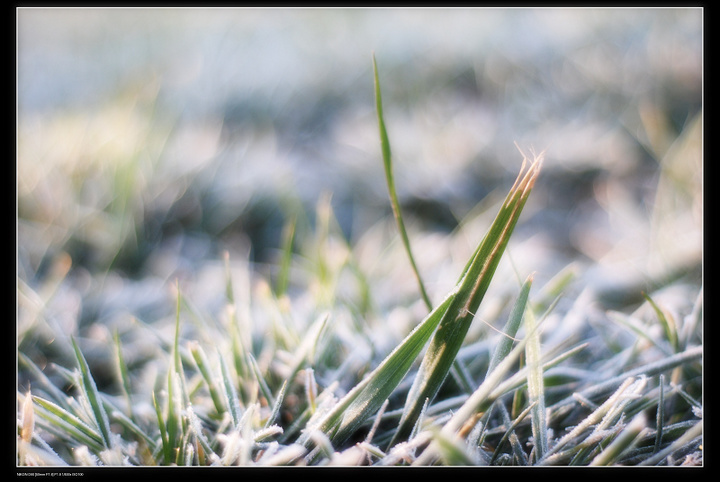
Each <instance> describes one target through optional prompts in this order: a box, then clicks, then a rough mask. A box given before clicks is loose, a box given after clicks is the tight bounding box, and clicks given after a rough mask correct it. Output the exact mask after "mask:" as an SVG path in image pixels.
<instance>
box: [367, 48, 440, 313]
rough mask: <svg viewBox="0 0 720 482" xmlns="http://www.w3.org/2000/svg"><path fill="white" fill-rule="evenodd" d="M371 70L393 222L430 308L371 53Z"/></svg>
mask: <svg viewBox="0 0 720 482" xmlns="http://www.w3.org/2000/svg"><path fill="white" fill-rule="evenodd" d="M373 72H374V75H375V106H376V109H377V117H378V127H379V129H380V147H381V150H382V156H383V166H384V167H385V179H386V181H387V186H388V192H389V194H390V204H391V206H392V210H393V215H394V217H395V222H396V223H397V226H398V232H399V233H400V238H401V239H402V243H403V246H404V247H405V251H406V252H407V255H408V258H409V259H410V265H411V266H412V270H413V273H414V274H415V279H417V282H418V287H419V288H420V295H421V296H422V299H423V301H424V302H425V306H427V309H428V310H432V307H433V305H432V301H430V296H428V294H427V291H426V290H425V284H424V283H423V281H422V277H421V276H420V270H418V267H417V263H415V257H414V256H413V254H412V249H411V248H410V239H409V238H408V234H407V230H406V229H405V221H403V216H402V211H401V210H400V201H398V197H397V191H396V190H395V182H394V180H393V169H392V153H391V151H390V139H389V138H388V133H387V129H386V127H385V119H384V116H383V107H382V95H381V92H380V79H379V76H378V69H377V62H376V61H375V55H374V54H373Z"/></svg>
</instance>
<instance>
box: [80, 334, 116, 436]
mask: <svg viewBox="0 0 720 482" xmlns="http://www.w3.org/2000/svg"><path fill="white" fill-rule="evenodd" d="M70 341H71V342H72V346H73V349H74V350H75V358H76V360H77V362H78V365H79V366H80V379H81V382H82V390H83V393H84V395H85V396H86V397H87V400H88V403H89V405H90V408H91V409H92V414H93V417H94V419H95V423H96V424H97V427H98V430H99V431H100V435H102V440H103V444H104V445H105V447H106V448H111V447H112V446H113V443H112V439H111V437H110V435H111V432H110V422H109V420H108V416H107V413H106V412H105V407H103V405H102V402H101V400H100V394H99V392H98V389H97V386H96V385H95V380H94V379H93V377H92V374H91V373H90V367H89V366H88V363H87V361H86V360H85V357H84V356H83V354H82V352H81V351H80V347H78V344H77V342H76V341H75V338H74V337H71V338H70Z"/></svg>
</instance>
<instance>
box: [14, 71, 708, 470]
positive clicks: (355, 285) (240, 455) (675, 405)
mask: <svg viewBox="0 0 720 482" xmlns="http://www.w3.org/2000/svg"><path fill="white" fill-rule="evenodd" d="M373 68H374V81H375V98H376V110H377V117H378V126H379V134H380V147H381V149H380V150H381V153H382V158H383V166H384V170H385V178H386V181H387V187H388V193H389V196H390V205H391V206H392V211H393V217H394V221H395V227H396V228H397V231H396V232H395V234H396V235H397V236H399V238H400V242H401V249H402V255H403V258H402V262H398V261H397V259H398V256H397V255H398V250H393V249H392V247H391V246H388V247H385V252H384V254H382V255H381V256H379V258H378V259H377V260H376V262H377V265H376V266H379V267H380V268H383V269H386V270H387V269H390V270H398V271H399V272H401V273H404V275H403V276H405V278H408V279H411V281H412V283H413V286H417V297H416V299H417V301H418V303H419V304H420V305H422V306H423V307H424V308H425V309H426V312H425V313H423V314H422V315H420V316H418V317H417V318H416V320H417V321H416V322H415V323H414V326H413V327H411V328H410V329H404V327H403V326H402V324H398V325H396V326H391V317H390V316H389V313H388V312H385V311H383V310H380V309H379V308H378V307H377V305H376V303H375V301H374V296H376V292H375V291H374V286H375V283H378V284H380V282H381V281H382V280H377V279H376V278H374V277H373V276H376V275H373V273H372V271H373V269H372V267H370V266H368V265H367V264H366V263H365V262H364V261H363V259H364V258H362V256H361V253H359V248H358V247H357V246H354V245H352V244H351V243H350V242H349V241H348V240H347V239H345V237H344V236H343V234H342V232H341V230H340V229H339V228H338V226H337V222H336V221H335V220H334V214H333V212H332V205H331V202H330V198H329V197H323V198H322V199H321V201H320V203H319V204H318V209H317V216H316V217H315V219H316V222H315V226H314V232H311V233H310V235H309V236H306V234H307V231H306V230H305V229H304V227H302V226H301V225H300V224H301V218H302V216H298V215H297V214H293V215H291V216H288V219H287V222H286V226H285V230H284V232H283V235H282V245H281V246H280V247H279V249H278V252H279V262H278V263H277V266H276V268H277V270H276V271H275V272H274V273H275V274H276V276H275V279H274V282H271V280H270V279H269V278H264V277H263V276H262V274H261V273H258V272H254V271H252V265H251V264H249V263H246V262H245V263H239V264H237V265H236V264H233V261H237V260H231V259H230V258H229V256H228V257H226V259H225V260H224V261H225V279H224V280H222V281H223V282H224V287H225V293H224V302H225V309H224V310H223V311H222V312H221V313H220V314H207V313H199V312H198V311H197V310H196V309H195V308H194V305H193V303H192V297H193V293H192V292H184V289H183V286H182V284H181V283H178V285H177V286H176V289H175V295H176V306H175V310H174V317H173V320H172V323H171V324H170V325H171V326H169V327H168V326H166V325H165V324H162V323H157V324H155V323H143V322H139V321H137V320H136V321H135V322H130V323H128V324H127V327H125V328H124V329H116V330H115V331H114V332H113V333H112V336H110V337H108V339H107V346H106V347H104V349H106V350H107V352H108V353H110V355H109V357H110V359H111V361H112V363H111V366H112V367H113V368H112V370H114V372H111V376H110V379H111V381H108V380H107V378H108V374H107V370H106V369H103V370H101V369H100V368H98V367H97V366H94V365H93V363H92V358H91V357H90V356H89V355H88V350H91V349H92V348H93V346H95V345H93V341H92V340H90V339H89V338H86V337H81V336H70V337H69V338H68V337H67V336H68V335H67V334H64V333H62V332H61V331H60V330H56V331H55V332H54V336H56V337H57V338H58V341H57V342H56V343H54V344H53V347H56V349H57V350H59V351H60V352H61V353H60V355H58V356H57V357H56V358H55V359H56V360H65V361H66V363H64V364H61V363H51V364H49V365H47V366H44V364H42V365H41V364H39V362H38V361H37V360H34V359H33V357H31V356H28V355H26V354H24V353H22V351H20V352H19V354H18V355H19V356H18V370H19V372H20V373H21V374H22V375H23V378H24V379H27V380H30V385H29V386H28V387H23V388H24V389H23V390H21V387H18V393H17V404H18V405H17V406H18V408H17V462H18V464H19V465H24V466H25V465H26V466H33V465H51V466H57V465H64V464H67V465H86V464H92V465H141V466H148V465H160V466H167V465H178V466H182V465H201V466H227V465H243V466H245V465H260V466H262V465H269V466H276V465H350V466H354V465H379V466H386V465H391V466H396V465H433V464H437V465H544V466H546V465H583V466H585V465H676V464H680V463H682V462H693V461H698V460H700V461H701V460H702V434H703V433H702V418H701V417H702V406H703V405H702V400H703V398H702V395H703V394H702V388H701V387H702V343H701V337H700V329H701V325H702V323H701V317H702V291H701V290H699V292H697V293H695V294H696V296H697V301H696V302H695V304H694V305H693V307H692V311H691V312H689V313H682V315H680V314H678V313H677V312H675V313H674V312H673V311H672V310H670V309H667V308H665V307H663V305H662V303H661V302H659V301H657V300H659V299H660V298H658V297H656V296H655V294H654V293H648V294H644V296H645V298H644V300H645V301H644V302H643V303H642V304H641V305H639V306H635V307H633V310H634V311H631V312H629V313H622V312H619V311H616V312H612V313H598V312H596V311H592V310H591V307H589V306H586V305H585V299H584V298H582V297H578V299H577V300H569V301H570V302H571V303H572V302H573V301H574V303H575V306H574V308H573V309H574V310H575V311H573V310H566V309H565V310H563V311H561V310H559V308H558V306H559V301H560V300H563V299H564V295H563V294H562V293H563V291H564V290H566V289H568V288H572V287H573V285H574V284H575V283H577V282H578V281H577V278H576V277H574V276H573V275H572V269H568V270H567V271H563V272H561V273H559V274H558V276H557V277H555V278H554V279H551V280H550V281H548V282H547V284H546V285H544V286H540V287H539V288H537V287H536V286H535V283H536V281H535V277H534V275H533V274H532V273H516V275H517V279H518V280H523V279H524V280H525V281H524V282H520V281H518V282H517V283H516V288H515V289H516V291H515V293H514V294H513V296H511V297H510V298H509V299H508V300H506V301H505V302H504V304H503V305H502V307H501V309H499V310H497V311H496V313H497V315H496V317H495V318H493V319H484V318H481V316H480V313H481V311H482V309H483V306H484V305H483V302H485V301H486V298H487V296H488V295H489V294H490V293H492V291H491V289H490V288H491V283H493V281H494V280H496V278H497V277H498V276H500V274H501V273H504V271H502V270H498V266H499V265H500V263H501V261H502V260H503V259H505V258H506V257H504V254H505V252H506V251H507V250H508V249H509V248H508V247H509V246H510V247H511V246H512V244H511V238H512V235H513V231H514V229H515V227H516V225H517V224H518V220H519V219H520V218H521V215H522V213H523V209H524V207H525V205H526V203H527V202H528V200H529V199H530V198H531V192H532V190H533V187H534V186H535V184H536V183H539V182H542V172H541V167H542V158H543V156H542V154H540V155H537V156H535V155H533V159H529V158H527V157H526V156H525V155H524V154H522V152H521V154H522V157H523V159H522V164H520V159H518V165H519V169H518V171H519V173H518V175H517V179H516V181H515V183H514V184H513V185H512V186H511V187H509V189H508V188H507V187H504V188H503V190H505V189H507V191H508V192H507V195H506V197H505V198H504V200H503V201H502V202H501V203H500V204H498V205H497V206H495V208H494V209H495V211H494V214H495V217H494V219H493V220H492V222H490V223H489V225H488V227H487V230H486V232H485V235H484V236H483V237H481V238H480V239H474V240H473V241H472V242H473V244H474V245H475V249H474V250H473V252H472V254H471V255H470V256H469V257H468V258H467V259H466V260H465V263H464V267H460V269H458V272H457V277H456V279H457V281H456V283H455V285H454V286H452V287H449V288H448V290H447V292H446V294H445V296H444V297H443V298H442V299H441V301H440V302H436V303H433V302H432V301H431V297H430V295H429V290H428V289H427V286H426V283H425V282H424V280H423V276H422V275H421V268H422V263H418V259H416V257H415V251H414V250H413V249H412V246H411V235H410V233H409V232H408V230H407V228H406V222H405V219H404V217H403V213H402V210H401V205H400V202H399V199H398V196H397V192H396V186H395V180H394V176H393V164H392V156H391V149H390V136H389V134H388V129H387V126H386V123H385V118H384V114H383V105H382V97H381V88H380V75H379V71H378V68H377V64H376V62H375V59H374V58H373ZM507 162H508V163H509V164H510V163H512V162H514V161H513V160H508V161H507ZM128 192H129V191H128ZM120 201H121V202H123V203H127V202H130V199H122V200H120ZM123 222H124V221H123ZM473 222H477V218H468V219H465V220H463V221H462V222H461V224H460V226H461V228H458V231H456V232H455V233H452V234H451V235H450V236H455V237H460V236H464V235H465V234H466V233H465V232H461V230H462V227H463V226H468V225H470V224H472V223H473ZM468 232H469V231H468ZM379 251H380V252H382V251H383V247H379ZM452 254H455V253H447V255H448V257H450V256H451V255H452ZM391 258H392V260H393V261H392V263H395V264H392V265H391V261H390V259H391ZM240 261H242V260H240ZM238 270H240V271H241V273H240V275H241V276H242V277H243V279H241V280H240V282H238V279H237V278H236V276H237V275H238ZM67 271H68V270H67V269H65V270H64V272H63V273H64V274H63V273H61V274H60V277H59V279H51V282H52V286H50V287H49V289H47V290H46V291H44V292H35V291H33V289H32V288H31V287H30V286H29V285H26V284H24V283H21V284H20V286H19V289H20V290H21V292H22V293H21V294H22V296H23V300H26V299H27V300H37V302H36V305H34V306H37V307H38V308H37V310H36V311H33V312H32V313H34V316H35V317H34V318H33V319H32V320H31V322H28V323H24V324H23V326H22V327H21V328H22V329H21V330H20V331H19V336H18V342H19V346H33V344H35V343H37V342H36V341H35V340H36V338H34V336H36V333H38V332H39V331H40V330H41V329H42V330H46V329H50V330H51V331H52V330H55V329H56V327H55V326H53V325H52V323H51V322H49V321H47V320H45V319H44V318H43V314H42V312H43V308H42V306H43V304H44V303H47V302H48V301H49V300H50V299H51V298H52V297H53V296H55V295H56V289H55V287H57V285H58V283H61V281H62V277H63V276H64V275H65V274H66V273H67ZM380 271H382V270H380ZM298 280H299V281H298ZM223 282H221V283H220V284H221V285H222V284H223ZM497 282H498V281H495V283H497ZM502 282H504V283H505V284H506V285H507V284H508V280H503V281H502ZM511 282H512V280H511V281H510V283H511ZM510 286H512V284H510ZM511 301H512V303H511ZM396 308H397V309H398V310H400V312H401V313H403V314H404V315H405V316H407V317H413V316H416V314H417V313H420V312H422V310H420V311H418V310H417V309H414V308H412V307H410V308H409V307H407V306H397V307H396ZM578 310H579V311H580V313H581V316H583V317H585V318H587V319H591V318H593V319H595V320H597V319H598V317H599V319H600V320H601V321H600V322H597V321H595V322H593V323H576V322H572V320H571V318H572V317H577V312H578ZM500 325H502V328H497V326H500ZM167 328H172V329H167ZM471 328H473V330H471ZM553 330H554V331H557V330H561V331H562V333H561V334H562V336H551V335H557V333H555V332H551V331H553ZM398 333H400V334H398ZM138 336H140V337H144V338H149V339H152V340H155V342H153V346H154V351H152V353H151V354H150V355H147V354H146V355H145V356H144V357H143V356H138V355H137V350H136V348H135V346H134V343H135V342H136V340H137V337H138ZM37 339H40V338H37ZM63 365H64V366H63ZM98 371H101V372H102V377H103V382H102V383H100V382H99V380H100V378H99V377H98Z"/></svg>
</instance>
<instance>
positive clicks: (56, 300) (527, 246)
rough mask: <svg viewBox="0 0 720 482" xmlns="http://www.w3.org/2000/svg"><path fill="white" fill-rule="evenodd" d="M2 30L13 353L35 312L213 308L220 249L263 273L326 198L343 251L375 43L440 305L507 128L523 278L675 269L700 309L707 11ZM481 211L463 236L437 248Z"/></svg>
mask: <svg viewBox="0 0 720 482" xmlns="http://www.w3.org/2000/svg"><path fill="white" fill-rule="evenodd" d="M17 27H18V31H17V42H18V43H17V106H18V118H17V120H18V131H17V142H18V158H17V191H18V192H17V195H18V203H17V213H18V226H17V227H18V253H17V269H18V280H19V281H18V283H19V314H18V327H19V331H20V333H21V347H20V349H21V350H26V351H28V352H31V351H33V350H35V349H37V348H38V347H39V345H36V343H37V341H36V338H34V337H33V338H32V340H30V339H28V340H25V339H23V338H22V334H23V333H25V332H26V331H27V330H29V329H30V326H31V325H32V326H35V328H37V325H36V323H35V321H32V320H36V319H37V316H38V313H41V312H42V313H43V316H44V317H45V319H46V322H47V323H49V325H52V326H54V327H55V328H54V329H59V330H60V331H61V332H66V333H73V332H74V331H76V330H78V327H81V328H82V327H83V326H90V325H92V324H93V323H95V322H96V321H102V320H112V319H114V318H117V317H119V316H125V317H126V316H127V313H132V314H133V315H134V316H137V317H138V318H140V319H143V320H146V321H152V320H154V319H158V318H160V317H163V316H167V315H169V314H171V313H173V312H174V308H175V307H174V303H173V302H172V296H171V295H170V294H169V293H168V285H172V284H174V280H175V279H180V280H185V282H186V283H188V284H187V285H186V286H190V287H191V288H189V291H191V296H192V298H193V299H194V300H195V301H196V302H198V303H201V304H202V303H203V296H205V295H207V296H208V297H220V298H222V295H223V288H222V283H223V282H224V278H223V276H222V274H221V273H222V271H217V270H216V271H211V274H209V275H208V274H205V273H206V272H207V270H208V269H210V268H213V267H217V266H218V265H219V264H221V262H220V260H222V253H223V252H225V251H229V252H230V253H231V258H232V259H238V258H240V259H242V258H243V256H246V257H247V259H248V260H249V261H250V262H251V263H253V264H254V265H256V266H257V268H258V270H259V271H260V272H263V271H266V272H267V273H269V274H272V273H273V268H272V266H273V265H274V264H276V263H277V261H278V257H279V247H280V246H281V233H282V229H283V226H284V225H285V223H286V221H287V219H289V218H290V217H292V216H297V215H301V216H307V218H308V223H307V225H308V226H312V224H313V222H314V221H313V219H314V216H315V214H314V213H315V211H316V208H315V206H316V205H317V204H318V203H319V202H322V200H323V199H330V201H329V203H330V205H331V206H332V209H333V210H334V213H335V216H336V217H337V220H338V224H339V226H340V229H341V230H342V232H343V233H344V235H345V236H346V238H347V239H348V241H349V243H350V244H351V245H353V246H360V247H361V246H363V239H365V238H364V237H365V236H367V235H368V233H369V232H371V231H372V230H373V229H375V227H376V226H377V225H378V223H380V222H381V221H383V220H388V219H390V218H389V217H390V216H391V211H390V206H389V201H388V195H387V188H386V184H385V179H384V174H383V168H382V158H381V155H380V146H379V138H378V128H377V118H376V112H375V104H374V94H373V77H372V55H373V54H374V55H375V57H376V59H377V63H378V68H379V75H380V82H381V85H382V89H383V102H384V110H385V120H386V123H387V128H388V131H389V135H390V141H391V143H392V149H393V155H394V169H395V182H396V185H397V189H398V191H399V196H400V199H401V202H402V205H403V209H404V212H405V215H406V216H407V220H406V221H407V223H408V228H409V230H410V235H411V240H412V241H413V243H414V248H415V249H416V255H417V257H418V260H419V264H420V269H421V271H422V272H423V273H425V274H426V275H427V277H428V279H429V285H430V287H431V289H432V290H434V295H435V296H434V297H435V299H439V296H441V295H442V294H443V293H444V292H446V291H447V289H448V288H449V286H452V282H453V281H454V279H456V277H457V275H458V273H459V268H457V266H459V267H462V265H463V264H464V263H465V261H466V260H467V257H466V255H467V254H469V253H470V252H472V249H473V248H474V247H475V246H476V244H477V242H479V240H480V239H481V236H482V234H483V233H484V231H485V230H486V229H487V227H488V225H489V222H491V220H492V217H493V216H494V213H495V212H496V209H495V208H492V209H489V208H488V206H492V205H493V204H492V203H497V202H498V201H500V200H501V199H502V198H503V197H504V195H505V194H506V193H507V191H508V189H509V188H510V186H511V185H512V182H513V180H514V178H515V176H516V175H517V172H518V171H519V169H520V165H521V161H522V155H521V154H520V152H519V151H518V149H517V147H516V145H515V143H517V145H518V146H519V147H520V148H521V149H522V150H523V151H524V152H526V153H528V154H529V153H530V152H531V151H532V150H535V151H536V152H540V151H543V150H545V153H546V154H545V157H546V160H545V165H544V169H543V172H542V174H541V176H540V178H539V181H538V183H537V185H536V188H535V191H534V192H533V195H532V196H531V198H530V201H529V202H528V205H527V207H526V208H525V212H524V213H523V217H522V219H521V223H520V225H519V226H518V228H517V230H516V234H515V236H514V238H513V244H511V250H510V252H511V255H512V259H513V262H514V264H515V265H516V267H517V269H518V272H520V273H528V272H531V271H536V272H537V273H538V275H537V276H538V277H540V278H544V279H549V278H551V277H552V276H554V275H555V274H557V273H558V271H559V270H561V269H562V268H563V267H565V266H568V265H569V264H572V263H575V264H580V265H582V266H583V270H582V272H583V285H584V286H590V287H592V288H593V289H594V290H595V292H596V293H598V299H599V300H601V302H602V303H603V306H606V307H617V306H624V305H626V304H627V303H630V302H632V299H630V300H627V299H625V297H627V296H630V297H631V298H632V296H637V295H638V294H639V293H640V291H641V290H644V289H648V286H650V287H662V286H666V285H670V284H674V283H676V282H678V280H679V281H681V282H682V283H685V284H688V285H689V286H691V287H692V289H693V290H694V292H693V293H694V294H692V295H691V296H689V297H686V298H685V301H684V302H687V303H690V304H692V302H694V299H695V295H696V294H697V288H698V287H699V286H700V284H701V261H702V105H703V104H702V100H703V99H702V85H703V84H702V80H703V77H702V73H703V63H702V61H703V56H702V53H703V51H702V48H703V11H702V9H699V8H652V9H651V8H641V9H634V8H617V9H612V8H606V9H592V8H573V9H565V8H547V9H544V8H541V9H526V8H512V9H503V8H493V9H491V8H472V9H471V8H468V9H465V8H453V9H442V8H435V9H423V8H418V9H369V8H353V9H343V8H339V9H324V8H316V9H284V8H276V9H262V8H234V9H224V8H223V9H210V8H207V9H205V8H163V9H151V8H148V9H133V8H98V9H91V8H21V9H18V10H17ZM483 206H484V208H485V209H488V213H489V214H488V216H489V217H487V219H486V220H485V221H483V222H477V223H476V224H477V226H476V227H475V228H473V229H474V232H475V233H476V236H475V237H474V238H468V239H467V240H466V243H465V244H466V247H465V248H464V249H465V251H463V250H462V249H460V248H457V247H456V246H455V247H453V246H454V245H453V246H450V245H448V243H447V242H446V239H447V237H448V235H450V234H451V233H453V232H456V230H457V229H458V226H459V225H460V224H461V223H462V222H463V220H466V219H475V218H474V217H473V216H474V215H473V213H475V212H478V209H479V207H483ZM480 211H482V209H480ZM483 219H484V218H483ZM387 225H388V226H390V227H389V228H388V230H387V232H388V233H390V234H389V235H388V239H393V237H392V235H391V234H392V224H391V223H387ZM299 226H300V227H302V225H299ZM373 249H376V250H381V249H382V247H379V248H373ZM372 252H373V251H370V253H372ZM398 252H400V251H398ZM235 253H240V254H239V255H237V256H236V255H235ZM367 256H371V255H370V254H368V255H367ZM447 259H452V260H453V262H455V263H456V264H454V265H453V268H452V269H450V268H444V271H443V270H437V269H435V268H434V267H435V266H437V265H439V264H442V263H443V260H447ZM398 264H403V265H406V264H407V259H406V258H401V259H399V260H398ZM456 268H457V269H456ZM443 273H446V274H447V278H448V279H449V280H450V281H449V283H450V284H448V283H445V282H444V281H442V282H441V281H438V280H440V279H441V278H442V276H443ZM211 279H212V280H214V281H212V282H211V281H209V280H211ZM443 279H444V278H443ZM380 286H383V287H384V286H385V285H384V284H380ZM415 289H416V287H414V286H413V285H412V281H411V283H410V288H408V292H413V290H415ZM413 296H415V297H416V298H417V292H416V291H415V292H414V293H413ZM213 299H215V298H213ZM391 301H393V302H397V299H395V300H391ZM391 301H388V305H390V304H392V303H391ZM47 320H50V321H47ZM48 336H50V335H48Z"/></svg>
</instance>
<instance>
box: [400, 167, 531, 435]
mask: <svg viewBox="0 0 720 482" xmlns="http://www.w3.org/2000/svg"><path fill="white" fill-rule="evenodd" d="M541 164H542V155H540V156H536V157H535V159H534V161H533V162H532V164H531V165H530V168H529V169H527V170H526V169H525V168H526V165H527V158H526V157H525V158H524V159H523V165H522V167H521V169H520V173H519V174H518V177H517V179H516V181H515V184H514V185H513V187H512V189H510V192H509V193H508V195H507V197H506V199H505V202H504V203H503V205H502V206H501V208H500V211H499V212H498V214H497V216H496V218H495V221H494V222H493V224H492V225H491V226H490V229H489V231H488V232H487V234H486V235H485V237H484V238H483V240H482V241H481V242H480V244H479V245H478V248H477V249H476V251H475V254H474V255H473V257H472V259H471V261H470V262H469V263H468V265H467V267H466V270H465V273H464V276H463V277H462V279H461V281H460V283H459V289H458V291H457V294H456V295H455V296H454V297H453V300H452V302H451V304H450V306H449V307H448V309H447V311H446V312H445V313H444V316H443V318H442V320H441V321H440V324H439V326H438V329H437V331H436V332H435V334H434V336H433V338H432V339H431V341H430V345H429V347H428V349H427V351H426V352H425V356H424V358H423V360H422V364H421V365H420V369H419V371H418V374H417V376H416V377H415V380H414V381H413V385H412V387H411V388H410V392H409V393H408V397H407V400H406V403H405V409H404V411H403V416H402V418H401V419H400V425H399V427H398V430H397V432H396V434H395V437H394V438H393V442H396V441H398V442H399V441H404V440H406V439H407V436H408V435H409V433H410V431H411V430H412V427H413V426H414V425H415V421H416V420H417V417H418V415H419V413H420V410H421V408H422V404H423V403H424V400H425V399H426V398H429V399H430V401H431V402H432V400H433V399H434V398H435V395H436V394H437V392H438V390H439V389H440V387H441V386H442V384H443V382H444V381H445V378H446V377H447V374H448V372H449V371H450V367H451V366H452V364H453V362H454V361H455V357H456V356H457V353H458V351H459V350H460V347H461V346H462V344H463V341H464V339H465V335H466V334H467V331H468V329H469V328H470V324H471V322H472V320H473V318H474V313H475V312H476V311H477V308H478V306H479V305H480V302H481V301H482V299H483V297H484V296H485V293H486V291H487V289H488V287H489V285H490V281H491V280H492V277H493V275H494V274H495V270H496V268H497V266H498V263H499V262H500V258H501V257H502V254H503V252H504V250H505V247H506V246H507V243H508V241H509V239H510V236H511V235H512V232H513V229H514V228H515V225H516V224H517V221H518V218H519V217H520V214H521V212H522V209H523V207H524V206H525V202H526V201H527V199H528V196H529V195H530V191H531V190H532V187H533V186H534V184H535V180H536V179H537V176H538V174H539V171H540V167H541Z"/></svg>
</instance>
